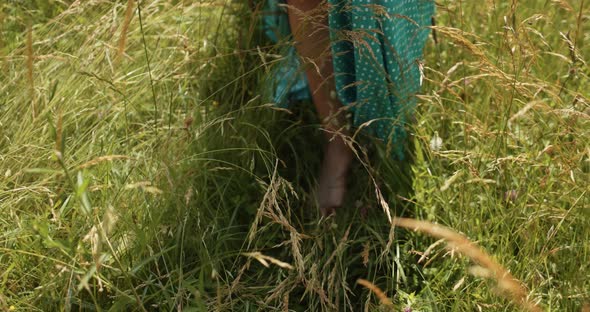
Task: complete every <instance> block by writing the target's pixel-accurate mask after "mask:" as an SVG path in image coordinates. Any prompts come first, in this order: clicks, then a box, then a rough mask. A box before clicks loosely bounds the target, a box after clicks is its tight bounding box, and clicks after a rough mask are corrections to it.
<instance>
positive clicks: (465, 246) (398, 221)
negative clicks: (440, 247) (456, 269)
mask: <svg viewBox="0 0 590 312" xmlns="http://www.w3.org/2000/svg"><path fill="white" fill-rule="evenodd" d="M392 224H393V225H395V226H399V227H403V228H406V229H412V230H414V231H418V232H421V233H425V234H427V235H429V236H432V237H434V238H439V239H444V240H445V241H446V242H447V244H448V245H449V247H451V248H452V249H453V250H456V251H458V252H459V253H461V254H462V255H464V256H466V257H468V258H470V259H471V260H473V261H475V262H477V263H478V264H480V265H482V266H483V267H485V268H486V269H488V270H489V271H490V272H491V273H492V274H493V275H492V276H493V277H494V278H495V279H496V281H497V282H498V286H499V287H500V288H501V289H502V290H504V293H505V294H507V295H509V299H511V300H512V301H513V302H514V303H516V304H517V305H520V306H521V307H522V308H523V309H525V310H526V311H534V312H540V311H542V310H541V308H540V307H539V306H538V305H537V304H536V303H534V302H532V301H530V300H528V298H527V291H526V289H525V287H524V286H523V285H522V283H521V282H520V281H519V280H517V279H516V278H514V276H512V274H510V272H508V270H506V269H505V268H504V267H502V266H501V265H500V264H498V263H497V262H496V261H494V260H493V259H492V258H491V257H490V256H489V255H488V254H487V253H485V252H484V251H483V250H482V249H481V248H479V247H478V246H477V244H476V243H474V242H472V241H470V240H469V239H467V238H466V237H465V236H463V235H461V234H459V233H457V232H455V231H453V230H451V229H449V228H447V227H444V226H441V225H438V224H434V223H431V222H428V221H421V220H415V219H409V218H395V219H393V222H392Z"/></svg>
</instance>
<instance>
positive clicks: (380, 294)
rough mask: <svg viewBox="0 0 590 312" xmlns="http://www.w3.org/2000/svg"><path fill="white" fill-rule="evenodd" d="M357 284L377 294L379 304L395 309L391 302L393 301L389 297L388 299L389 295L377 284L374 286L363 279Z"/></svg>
mask: <svg viewBox="0 0 590 312" xmlns="http://www.w3.org/2000/svg"><path fill="white" fill-rule="evenodd" d="M356 282H357V284H359V285H361V286H363V287H365V288H367V289H368V290H370V291H372V292H373V293H374V294H375V296H377V299H379V302H380V303H381V304H382V305H385V306H388V307H393V302H391V299H389V297H387V295H386V294H385V293H384V292H383V290H381V289H380V288H379V287H377V286H376V285H375V284H373V283H371V282H369V281H367V280H365V279H362V278H360V279H358V280H357V281H356Z"/></svg>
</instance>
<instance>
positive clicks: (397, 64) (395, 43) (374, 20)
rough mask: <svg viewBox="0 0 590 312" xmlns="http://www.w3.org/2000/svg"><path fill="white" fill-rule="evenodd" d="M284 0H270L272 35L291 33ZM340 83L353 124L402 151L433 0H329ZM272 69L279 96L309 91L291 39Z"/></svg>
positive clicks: (286, 99) (302, 95) (306, 96)
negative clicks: (351, 114) (278, 61)
mask: <svg viewBox="0 0 590 312" xmlns="http://www.w3.org/2000/svg"><path fill="white" fill-rule="evenodd" d="M280 1H281V0H267V2H266V9H267V12H270V13H271V14H266V15H265V17H264V24H265V29H266V30H267V34H268V35H269V37H270V38H271V39H273V40H275V41H278V40H280V39H281V38H288V37H289V35H290V30H289V23H288V17H287V15H286V11H285V10H284V8H282V7H280V5H279V4H280V3H281V2H280ZM329 2H330V4H331V8H330V11H329V24H330V25H329V26H330V32H331V33H330V39H331V42H332V54H333V62H334V74H335V80H336V89H337V93H338V97H339V99H340V101H341V102H342V103H343V104H344V105H347V106H349V108H350V110H351V111H352V113H353V118H352V122H353V125H354V126H355V127H362V128H363V130H365V131H367V132H368V133H369V134H371V135H374V136H377V137H379V138H381V139H383V140H385V141H386V142H387V143H388V144H389V145H388V146H389V147H390V148H391V149H392V152H394V154H395V155H396V156H397V157H398V158H400V159H401V158H403V154H404V151H403V149H404V142H405V140H406V136H407V134H406V130H405V125H406V120H407V119H408V117H409V116H411V114H412V112H413V110H414V107H415V105H416V97H415V95H416V93H417V92H418V91H419V90H420V84H421V77H420V70H419V62H420V60H421V59H422V54H423V48H424V45H425V43H426V39H427V38H428V34H429V28H428V26H430V23H431V17H432V16H433V15H434V1H432V0H329ZM283 55H284V56H285V58H284V60H283V63H282V64H280V65H279V66H278V67H277V72H276V73H275V74H274V75H273V77H274V87H275V92H274V100H275V102H276V103H278V104H279V105H281V104H283V105H284V103H287V102H289V100H291V99H297V100H301V99H309V95H310V94H309V88H308V87H307V81H306V78H305V75H304V73H303V71H302V69H301V62H300V61H299V58H298V57H297V54H296V52H295V48H294V47H293V46H292V45H290V46H288V48H286V51H284V53H283Z"/></svg>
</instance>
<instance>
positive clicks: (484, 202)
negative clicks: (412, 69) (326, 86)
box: [0, 0, 590, 311]
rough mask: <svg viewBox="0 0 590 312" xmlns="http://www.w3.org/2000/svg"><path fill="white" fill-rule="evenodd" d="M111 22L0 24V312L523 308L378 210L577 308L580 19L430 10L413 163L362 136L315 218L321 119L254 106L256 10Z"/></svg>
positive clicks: (584, 11) (177, 8) (12, 10)
mask: <svg viewBox="0 0 590 312" xmlns="http://www.w3.org/2000/svg"><path fill="white" fill-rule="evenodd" d="M130 3H132V4H134V1H130ZM126 6H127V3H126V2H124V1H107V0H90V1H71V0H64V1H30V2H21V1H3V2H1V3H0V68H1V70H0V82H1V83H0V177H1V178H0V233H1V234H0V310H14V311H29V310H32V311H52V310H65V311H72V310H73V311H78V310H80V311H81V310H84V311H91V310H111V311H123V310H141V311H146V310H149V311H152V310H163V311H168V310H179V311H205V310H210V311H255V310H269V311H275V310H277V311H288V310H295V311H301V310H310V311H322V310H323V311H332V310H341V311H363V310H364V311H376V310H388V309H393V310H394V311H474V310H478V311H511V310H517V309H518V306H517V305H515V304H514V303H511V302H510V301H509V300H508V299H506V298H507V297H509V296H503V295H505V294H506V291H505V290H504V289H502V284H500V285H498V284H497V283H496V282H495V281H494V279H493V278H490V277H491V276H490V271H489V270H487V269H486V268H484V267H482V266H480V265H483V264H482V263H479V264H478V263H475V262H473V261H471V260H469V259H468V258H466V257H464V256H461V255H459V254H458V253H457V252H456V250H455V249H453V248H447V246H446V244H445V243H444V242H443V241H442V240H441V241H438V240H437V239H435V238H430V237H428V236H426V235H424V234H420V233H417V232H413V231H409V230H406V229H402V228H399V227H392V226H391V225H390V223H389V222H388V220H387V217H386V214H385V213H384V211H383V209H389V210H390V212H391V214H392V215H397V216H405V217H412V218H416V219H420V220H427V221H431V222H434V223H438V224H440V225H444V226H447V227H449V228H452V229H454V230H455V231H457V232H459V233H462V234H463V235H465V236H466V237H468V238H469V239H470V240H472V241H474V242H477V244H479V246H480V247H481V248H482V249H483V250H485V251H487V252H488V253H489V254H490V255H491V256H492V257H493V258H494V259H495V260H496V261H497V262H498V263H500V264H501V265H502V266H503V267H504V268H506V269H507V270H508V271H510V273H511V274H512V275H513V276H514V277H515V278H517V279H519V280H520V281H521V282H522V284H523V286H524V287H526V292H527V294H528V300H529V301H530V302H533V303H536V304H538V305H539V306H541V307H542V309H543V310H546V311H580V310H581V309H582V307H583V306H584V305H585V304H588V302H590V261H589V260H590V241H589V240H590V187H589V186H588V185H590V184H589V183H590V140H589V139H588V138H589V137H590V101H589V99H588V97H589V93H588V90H590V81H589V79H588V74H589V68H588V65H587V63H586V61H587V59H586V58H587V56H588V55H590V47H589V46H588V45H586V44H585V43H586V42H587V41H588V40H590V38H588V36H589V35H588V34H590V26H589V25H590V24H589V23H588V18H589V16H590V15H589V13H590V5H589V4H588V3H584V1H583V0H561V1H535V0H525V1H520V2H517V1H471V2H463V1H447V0H443V1H439V2H438V12H437V13H438V14H437V19H436V24H437V26H436V27H435V36H434V37H435V38H436V43H435V42H434V41H435V40H431V41H430V42H429V44H428V47H427V53H426V59H425V65H424V75H425V79H424V82H425V85H424V87H423V94H422V95H421V96H420V101H419V107H418V110H417V116H416V119H417V120H416V122H415V127H414V129H413V133H414V134H413V136H412V142H413V143H414V145H415V151H414V153H415V155H416V156H415V159H414V161H413V162H399V161H396V160H392V159H390V158H389V157H387V155H388V154H387V152H386V151H385V149H384V148H383V147H382V146H381V144H380V143H378V142H373V141H372V140H370V139H368V138H364V137H359V138H358V140H357V143H358V144H356V145H355V146H356V147H357V150H358V155H359V159H358V160H357V162H356V164H355V167H354V168H353V172H352V177H351V183H350V191H349V194H348V195H347V204H346V206H345V207H343V208H342V209H341V210H339V211H338V214H337V216H336V217H335V218H334V219H330V220H320V218H319V211H318V209H317V206H316V205H315V201H314V196H315V195H314V189H315V185H316V180H315V179H316V174H317V172H318V170H319V160H320V157H321V155H320V151H321V145H322V140H321V136H320V132H319V125H318V121H317V119H316V118H315V115H314V112H313V109H312V106H311V105H309V104H306V103H301V104H300V105H296V106H293V107H290V109H289V110H287V109H282V108H277V107H276V106H274V105H272V104H270V102H269V101H268V96H266V95H267V94H268V90H267V89H265V86H266V80H265V79H267V78H268V75H269V73H270V72H271V71H272V70H273V68H274V66H275V65H276V63H277V62H276V61H277V59H278V58H279V57H280V56H278V54H277V53H278V52H277V51H279V50H280V48H278V47H276V46H272V45H270V43H269V42H268V41H266V39H265V38H264V36H263V34H262V32H261V31H260V28H259V26H258V24H257V21H258V15H257V14H258V13H259V12H258V11H257V10H254V11H252V10H251V9H250V8H249V7H248V6H247V5H246V3H243V4H242V3H241V2H229V1H228V2H221V1H216V2H202V1H201V2H195V1H163V0H146V1H141V2H140V7H139V8H138V7H137V5H136V4H134V7H133V10H132V11H129V12H130V14H131V15H127V16H126ZM126 17H128V18H129V19H128V21H129V24H128V26H126V22H125V20H126ZM122 36H124V37H125V38H126V40H125V41H122V40H121V37H122ZM411 176H413V179H412V178H410V177H411ZM377 190H378V191H377ZM376 194H378V195H377V196H376ZM387 206H388V207H387ZM358 279H365V280H368V281H369V282H370V283H371V284H369V286H370V287H378V288H379V289H381V290H382V291H383V292H384V294H385V296H387V297H389V298H390V299H391V301H392V302H393V308H391V306H389V305H386V304H381V305H380V300H379V298H378V297H377V296H376V295H375V293H374V292H372V291H371V290H369V289H368V288H366V287H365V286H362V285H359V284H357V280H358ZM370 287H369V288H370ZM509 292H510V290H509V291H508V293H509Z"/></svg>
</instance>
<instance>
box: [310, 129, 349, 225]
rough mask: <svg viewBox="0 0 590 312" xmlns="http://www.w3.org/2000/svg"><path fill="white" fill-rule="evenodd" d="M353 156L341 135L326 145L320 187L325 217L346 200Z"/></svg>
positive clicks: (321, 205)
mask: <svg viewBox="0 0 590 312" xmlns="http://www.w3.org/2000/svg"><path fill="white" fill-rule="evenodd" d="M352 158H353V155H352V151H351V150H350V148H349V147H348V146H347V145H346V143H345V142H344V140H343V139H342V138H341V137H340V136H336V137H335V138H333V139H332V140H331V141H330V142H328V144H327V145H326V148H325V153H324V160H323V162H322V169H321V172H320V180H319V187H318V204H319V206H320V211H321V212H322V215H323V216H324V217H327V216H329V215H332V214H334V213H335V212H336V209H337V208H339V207H341V206H342V204H343V202H344V195H345V194H346V180H347V177H348V169H349V167H350V163H351V162H352Z"/></svg>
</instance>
